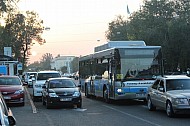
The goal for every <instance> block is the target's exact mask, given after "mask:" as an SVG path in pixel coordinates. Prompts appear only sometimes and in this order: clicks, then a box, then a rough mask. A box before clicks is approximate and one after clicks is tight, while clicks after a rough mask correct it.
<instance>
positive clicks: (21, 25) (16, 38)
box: [2, 11, 45, 69]
mask: <svg viewBox="0 0 190 126" xmlns="http://www.w3.org/2000/svg"><path fill="white" fill-rule="evenodd" d="M42 24H43V21H42V20H41V19H39V16H38V14H37V13H35V12H30V11H27V12H26V16H25V15H24V14H21V13H19V12H17V13H16V12H15V13H9V14H8V16H7V18H6V26H5V29H4V31H3V35H2V40H3V45H6V46H9V47H12V51H13V54H14V57H15V58H16V59H17V58H20V59H21V62H22V63H23V64H24V68H25V65H26V64H27V57H28V56H29V55H30V48H31V46H32V45H33V40H35V41H36V42H38V43H39V44H43V43H44V42H45V41H44V40H43V39H42V38H41V35H42V33H43V29H44V27H43V26H42ZM24 68H23V69H24Z"/></svg>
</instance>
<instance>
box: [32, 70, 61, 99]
mask: <svg viewBox="0 0 190 126" xmlns="http://www.w3.org/2000/svg"><path fill="white" fill-rule="evenodd" d="M57 77H61V74H60V72H59V71H39V72H37V75H36V80H35V81H34V83H33V100H34V101H36V100H37V98H39V97H40V98H41V97H42V86H43V85H44V84H45V81H46V80H47V79H48V78H57Z"/></svg>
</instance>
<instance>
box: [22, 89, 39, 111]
mask: <svg viewBox="0 0 190 126" xmlns="http://www.w3.org/2000/svg"><path fill="white" fill-rule="evenodd" d="M24 89H25V91H26V94H27V96H28V100H29V101H30V104H31V106H32V111H33V113H37V109H36V106H35V105H34V102H33V100H32V98H31V96H30V93H29V91H28V89H27V88H26V87H24Z"/></svg>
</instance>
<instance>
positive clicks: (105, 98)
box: [103, 89, 110, 103]
mask: <svg viewBox="0 0 190 126" xmlns="http://www.w3.org/2000/svg"><path fill="white" fill-rule="evenodd" d="M103 97H104V101H105V102H106V103H110V99H109V98H108V90H107V89H105V90H104V92H103Z"/></svg>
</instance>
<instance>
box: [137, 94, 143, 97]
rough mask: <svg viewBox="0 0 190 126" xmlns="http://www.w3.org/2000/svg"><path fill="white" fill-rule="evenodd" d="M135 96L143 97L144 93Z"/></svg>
mask: <svg viewBox="0 0 190 126" xmlns="http://www.w3.org/2000/svg"><path fill="white" fill-rule="evenodd" d="M136 97H145V94H136Z"/></svg>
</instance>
